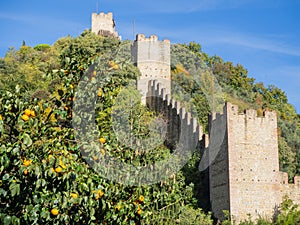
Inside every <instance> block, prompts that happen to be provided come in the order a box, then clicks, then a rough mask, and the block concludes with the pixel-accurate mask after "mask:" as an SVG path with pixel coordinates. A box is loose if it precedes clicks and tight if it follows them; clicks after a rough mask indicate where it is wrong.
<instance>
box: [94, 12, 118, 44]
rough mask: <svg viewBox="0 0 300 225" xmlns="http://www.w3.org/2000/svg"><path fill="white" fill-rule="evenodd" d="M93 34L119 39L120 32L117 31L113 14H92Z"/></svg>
mask: <svg viewBox="0 0 300 225" xmlns="http://www.w3.org/2000/svg"><path fill="white" fill-rule="evenodd" d="M92 32H93V33H95V34H98V35H102V36H106V37H115V38H119V36H118V32H117V31H116V30H115V21H114V19H113V14H112V13H111V12H109V13H107V14H105V13H103V12H101V13H100V14H97V13H93V14H92Z"/></svg>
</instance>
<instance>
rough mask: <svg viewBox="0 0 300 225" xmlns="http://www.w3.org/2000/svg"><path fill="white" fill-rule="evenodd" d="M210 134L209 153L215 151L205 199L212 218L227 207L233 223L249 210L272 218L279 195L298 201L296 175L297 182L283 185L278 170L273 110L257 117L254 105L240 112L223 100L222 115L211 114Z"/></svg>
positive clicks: (254, 216)
mask: <svg viewBox="0 0 300 225" xmlns="http://www.w3.org/2000/svg"><path fill="white" fill-rule="evenodd" d="M223 129H225V132H223V133H222V132H221V130H223ZM209 136H210V138H209V139H210V141H209V147H208V151H209V155H210V156H211V155H214V154H215V152H217V156H216V158H215V159H214V160H213V162H212V164H211V166H210V168H209V178H210V201H211V207H212V211H213V213H214V215H215V216H216V217H217V218H219V219H223V218H224V217H223V213H222V210H229V211H230V215H231V217H232V219H233V220H235V221H237V222H239V221H241V220H244V219H248V216H249V214H250V215H251V217H252V219H254V220H255V219H257V218H259V217H260V216H262V217H267V218H272V217H273V215H274V213H276V209H278V207H279V206H280V203H281V202H282V198H283V196H284V195H288V196H289V198H291V199H292V200H293V201H294V202H295V203H298V202H299V194H300V189H299V187H300V186H299V184H300V183H299V184H297V183H298V181H299V179H298V177H296V178H295V183H296V184H288V180H287V174H286V173H283V172H280V171H279V160H278V140H277V137H278V136H277V116H276V113H275V112H269V111H266V112H265V113H264V116H262V117H258V116H257V112H256V110H247V111H245V112H244V113H242V114H240V113H239V111H238V107H237V106H235V105H232V104H230V103H227V104H226V106H225V107H224V112H223V114H217V115H213V116H212V119H211V120H210V134H209ZM214 143H217V144H214Z"/></svg>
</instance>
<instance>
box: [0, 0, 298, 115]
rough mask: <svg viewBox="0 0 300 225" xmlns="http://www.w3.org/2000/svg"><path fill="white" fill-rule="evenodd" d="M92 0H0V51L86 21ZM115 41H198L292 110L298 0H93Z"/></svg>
mask: <svg viewBox="0 0 300 225" xmlns="http://www.w3.org/2000/svg"><path fill="white" fill-rule="evenodd" d="M96 5H97V0H72V1H71V0H61V1H57V0H44V1H40V0H27V1H24V0H22V1H21V0H15V1H12V0H1V2H0V28H1V33H0V34H1V35H0V57H3V56H4V55H5V52H6V50H7V49H8V48H9V47H12V46H15V47H16V48H19V47H20V45H21V44H22V41H23V40H25V41H26V44H27V45H30V46H34V45H36V44H40V43H49V44H53V43H54V42H55V41H56V40H57V39H58V38H60V37H63V36H67V35H71V36H77V35H79V34H80V33H81V32H82V31H83V30H85V29H88V28H90V26H91V13H92V12H95V11H96V10H97V7H96ZM98 6H99V7H98V8H99V11H104V12H109V11H112V12H113V13H114V18H115V20H116V28H117V30H118V32H119V34H120V35H121V36H122V37H123V39H130V40H133V21H135V32H136V33H144V34H146V35H147V36H148V35H151V34H157V35H158V36H159V38H161V39H163V38H168V39H170V40H171V42H172V43H188V42H190V41H195V42H198V43H200V44H201V45H202V50H203V51H204V52H206V53H208V54H209V55H218V56H221V57H222V58H223V59H224V60H225V61H231V62H233V63H234V64H237V63H240V64H242V65H244V67H245V68H247V69H248V72H249V76H250V77H254V78H255V79H256V82H260V81H262V82H264V83H265V84H266V85H268V84H274V85H276V86H278V87H279V88H281V89H282V90H284V91H285V92H286V94H287V96H288V98H289V101H290V102H291V103H292V104H293V105H294V106H295V107H296V109H297V112H298V113H300V97H299V93H300V14H299V12H300V1H299V0H186V1H182V0H172V1H171V0H151V1H143V0H127V1H125V0H110V1H108V0H99V4H98Z"/></svg>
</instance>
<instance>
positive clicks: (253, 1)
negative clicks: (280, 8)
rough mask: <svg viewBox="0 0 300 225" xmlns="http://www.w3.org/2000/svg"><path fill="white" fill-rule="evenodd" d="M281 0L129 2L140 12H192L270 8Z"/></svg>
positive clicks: (135, 0) (157, 0) (164, 0)
mask: <svg viewBox="0 0 300 225" xmlns="http://www.w3.org/2000/svg"><path fill="white" fill-rule="evenodd" d="M280 1H282V0H273V1H270V0H265V1H261V0H187V1H184V0H152V1H141V0H131V1H129V2H131V3H130V4H133V5H134V4H135V5H136V6H137V10H138V11H139V12H152V13H191V12H199V11H209V10H219V9H236V8H241V7H247V6H251V7H268V8H269V7H274V5H277V4H276V2H277V3H278V2H280ZM127 3H128V1H127ZM270 3H272V4H270ZM128 4H129V3H128Z"/></svg>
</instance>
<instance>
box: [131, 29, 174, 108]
mask: <svg viewBox="0 0 300 225" xmlns="http://www.w3.org/2000/svg"><path fill="white" fill-rule="evenodd" d="M131 51H132V56H133V58H134V63H135V65H136V66H137V67H138V68H139V70H140V72H141V77H140V78H139V79H138V81H137V88H138V90H139V91H140V92H141V93H142V102H143V103H145V102H146V95H147V90H148V83H149V81H150V80H158V82H159V83H161V84H162V85H163V87H164V88H165V90H166V94H170V93H171V73H170V41H169V40H162V41H159V40H158V37H157V36H155V35H151V36H150V37H148V38H147V37H145V35H143V34H138V35H137V36H136V40H135V41H134V43H133V46H132V49H131Z"/></svg>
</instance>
